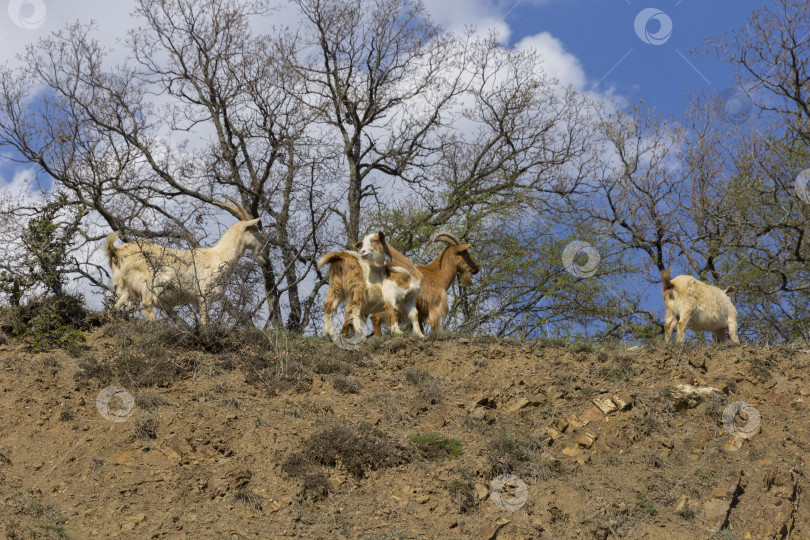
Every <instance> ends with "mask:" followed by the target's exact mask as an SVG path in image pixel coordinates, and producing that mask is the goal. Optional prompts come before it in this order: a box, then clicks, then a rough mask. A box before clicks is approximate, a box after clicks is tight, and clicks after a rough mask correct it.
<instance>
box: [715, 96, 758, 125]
mask: <svg viewBox="0 0 810 540" xmlns="http://www.w3.org/2000/svg"><path fill="white" fill-rule="evenodd" d="M717 100H718V101H719V103H720V116H721V117H722V118H723V120H725V121H726V122H729V123H732V124H744V123H745V122H746V121H747V120H748V119H749V118H750V117H751V112H752V111H753V109H754V102H753V101H751V98H750V97H748V94H747V93H746V92H745V91H744V90H743V89H741V88H726V89H725V90H723V91H722V92H720V94H718V96H717Z"/></svg>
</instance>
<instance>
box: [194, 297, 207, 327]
mask: <svg viewBox="0 0 810 540" xmlns="http://www.w3.org/2000/svg"><path fill="white" fill-rule="evenodd" d="M197 303H198V305H199V307H200V325H201V326H207V325H208V302H206V300H205V296H200V298H199V299H198V300H197Z"/></svg>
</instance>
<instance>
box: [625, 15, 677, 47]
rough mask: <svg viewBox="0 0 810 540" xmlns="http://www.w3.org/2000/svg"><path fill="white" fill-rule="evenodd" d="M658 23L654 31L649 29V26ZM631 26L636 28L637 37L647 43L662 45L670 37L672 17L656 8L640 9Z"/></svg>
mask: <svg viewBox="0 0 810 540" xmlns="http://www.w3.org/2000/svg"><path fill="white" fill-rule="evenodd" d="M656 24H657V25H658V28H657V30H656V31H655V32H651V31H650V27H651V26H652V27H654V26H655V25H656ZM633 26H634V27H635V29H636V35H637V36H638V38H639V39H640V40H641V41H643V42H644V43H647V44H648V45H663V44H664V43H666V42H667V41H669V38H670V37H672V19H671V18H670V17H669V15H667V14H666V13H664V12H663V11H661V10H660V9H656V8H646V9H642V10H641V11H639V12H638V15H636V20H635V23H634V24H633Z"/></svg>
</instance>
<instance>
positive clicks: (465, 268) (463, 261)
mask: <svg viewBox="0 0 810 540" xmlns="http://www.w3.org/2000/svg"><path fill="white" fill-rule="evenodd" d="M452 249H453V250H454V251H455V253H456V273H457V274H459V280H460V281H461V284H462V285H463V286H465V287H470V286H472V284H473V282H472V277H473V276H474V275H475V274H477V273H478V272H479V271H480V270H481V267H480V266H478V263H477V262H476V261H475V259H473V256H472V254H471V253H470V251H469V249H470V244H461V245H460V246H454V247H453V248H452Z"/></svg>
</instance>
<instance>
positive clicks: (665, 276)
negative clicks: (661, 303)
mask: <svg viewBox="0 0 810 540" xmlns="http://www.w3.org/2000/svg"><path fill="white" fill-rule="evenodd" d="M671 274H672V268H667V269H666V270H661V289H662V291H663V292H664V294H666V292H667V291H669V290H672V289H674V288H675V285H673V284H672V280H671V279H669V276H670V275H671Z"/></svg>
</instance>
